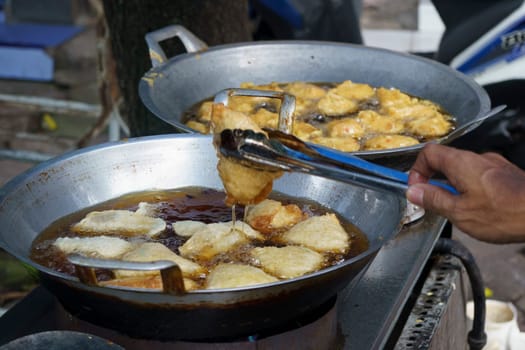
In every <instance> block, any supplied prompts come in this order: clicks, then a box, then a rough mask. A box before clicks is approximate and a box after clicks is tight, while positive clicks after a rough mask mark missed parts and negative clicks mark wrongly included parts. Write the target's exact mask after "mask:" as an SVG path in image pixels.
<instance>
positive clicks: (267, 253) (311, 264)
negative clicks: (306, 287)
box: [250, 246, 323, 278]
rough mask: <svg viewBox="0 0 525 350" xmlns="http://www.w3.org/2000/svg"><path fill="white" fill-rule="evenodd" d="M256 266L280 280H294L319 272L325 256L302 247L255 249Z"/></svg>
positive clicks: (253, 254)
mask: <svg viewBox="0 0 525 350" xmlns="http://www.w3.org/2000/svg"><path fill="white" fill-rule="evenodd" d="M250 255H251V256H252V257H253V259H254V261H255V265H257V266H260V267H261V268H262V269H263V270H264V271H266V272H267V273H269V274H271V275H273V276H276V277H279V278H294V277H299V276H302V275H304V274H306V273H309V272H313V271H317V270H319V268H320V267H321V264H322V263H323V256H322V255H321V254H319V253H317V252H316V251H313V250H311V249H308V248H305V247H300V246H286V247H263V248H254V249H252V250H251V251H250Z"/></svg>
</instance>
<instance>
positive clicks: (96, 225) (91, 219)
mask: <svg viewBox="0 0 525 350" xmlns="http://www.w3.org/2000/svg"><path fill="white" fill-rule="evenodd" d="M165 229H166V223H165V222H164V220H162V219H160V218H152V217H149V216H144V215H140V214H137V213H135V212H132V211H129V210H104V211H92V212H90V213H88V214H87V215H86V217H85V218H83V219H82V220H80V222H79V223H77V224H75V225H74V226H73V227H72V228H71V230H72V231H73V232H76V233H78V234H82V235H96V234H104V235H122V236H139V235H146V236H149V237H152V236H155V235H157V234H159V233H161V232H162V231H164V230H165Z"/></svg>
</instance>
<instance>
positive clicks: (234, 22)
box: [102, 0, 251, 136]
mask: <svg viewBox="0 0 525 350" xmlns="http://www.w3.org/2000/svg"><path fill="white" fill-rule="evenodd" d="M102 3H103V4H104V11H105V16H106V21H107V25H108V28H109V32H110V36H111V46H112V50H113V55H114V57H115V61H116V64H117V75H118V79H119V85H120V88H121V92H122V95H123V98H124V106H123V111H122V112H123V114H124V116H126V117H127V120H128V123H129V127H130V132H131V136H142V135H152V134H162V133H170V132H175V128H173V127H172V126H170V125H168V124H166V123H164V122H163V121H161V120H160V119H158V118H156V117H155V116H154V115H153V114H152V113H150V112H149V111H148V110H147V109H146V108H145V107H144V105H143V104H142V102H141V100H140V97H139V95H138V84H139V81H140V79H141V77H142V76H143V75H144V73H145V72H146V71H148V70H149V69H150V68H151V61H150V59H149V53H148V47H147V45H146V42H145V40H144V35H145V34H146V33H148V32H151V31H154V30H156V29H160V28H163V27H165V26H168V25H172V24H181V25H183V26H185V27H186V28H188V29H189V30H190V31H192V32H193V33H194V34H195V35H196V36H197V37H199V38H200V39H202V40H203V41H204V42H206V43H207V44H208V45H210V46H213V45H218V44H223V43H231V42H241V41H249V40H251V32H250V23H249V18H248V2H247V0H213V1H212V0H176V1H173V0H155V1H154V0H102ZM162 46H163V48H164V49H165V51H166V54H167V56H168V57H173V56H174V55H176V54H180V53H183V52H185V50H184V47H183V46H182V44H181V43H180V42H178V40H167V41H166V42H165V43H163V44H162ZM203 97H206V96H203Z"/></svg>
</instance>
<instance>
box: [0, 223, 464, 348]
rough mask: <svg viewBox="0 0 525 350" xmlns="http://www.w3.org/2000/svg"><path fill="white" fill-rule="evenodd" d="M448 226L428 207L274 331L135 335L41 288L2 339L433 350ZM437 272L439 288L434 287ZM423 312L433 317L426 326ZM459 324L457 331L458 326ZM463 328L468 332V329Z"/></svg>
mask: <svg viewBox="0 0 525 350" xmlns="http://www.w3.org/2000/svg"><path fill="white" fill-rule="evenodd" d="M445 224H446V220H445V219H443V218H442V217H439V216H436V215H433V214H431V213H426V214H425V216H424V217H423V218H421V219H419V220H418V221H416V222H413V223H411V224H408V225H406V226H404V228H403V229H402V230H401V231H400V233H399V234H398V235H397V236H396V237H395V238H394V239H392V240H390V241H389V242H386V243H385V245H384V246H383V247H382V248H381V250H380V251H379V253H378V254H377V256H376V257H375V259H374V260H373V261H372V263H371V265H370V266H369V268H368V269H367V270H366V271H365V272H364V273H363V275H362V276H361V278H358V279H356V282H355V283H354V282H352V284H351V285H349V286H348V287H347V288H346V289H344V290H343V291H342V292H341V293H339V294H338V295H337V297H336V298H333V300H330V301H329V302H328V303H327V304H325V305H324V306H323V307H322V309H320V310H318V314H316V315H308V317H309V318H308V317H307V318H306V319H305V320H297V324H296V326H295V327H288V328H286V329H284V328H283V329H282V330H277V331H276V332H274V333H272V334H266V335H262V336H261V335H259V336H255V335H254V336H253V337H248V338H246V339H241V340H239V339H237V340H232V341H231V342H227V343H224V342H222V343H210V344H208V343H187V342H174V343H160V342H155V341H153V342H152V341H149V340H137V339H132V338H129V337H127V336H124V335H122V334H118V333H116V332H114V331H111V330H108V329H105V328H102V327H98V326H95V325H92V324H89V323H87V322H85V321H81V320H78V319H76V318H75V317H74V316H72V315H70V314H68V313H67V311H65V310H64V309H63V308H62V307H61V305H60V304H59V302H58V301H57V299H56V298H55V297H54V296H53V295H52V294H50V293H49V292H48V291H47V290H46V289H44V288H43V287H38V288H36V289H35V290H34V291H33V292H31V293H30V294H29V295H28V296H27V297H26V298H24V299H22V300H21V301H19V302H18V303H17V304H16V305H15V306H13V307H12V308H11V309H10V310H9V311H8V312H7V313H6V314H5V315H3V316H2V317H0V330H2V331H1V332H0V345H2V344H6V343H8V342H11V341H13V340H15V339H20V338H22V337H24V336H28V335H34V334H37V333H39V332H45V331H61V330H62V331H75V332H85V333H88V334H91V335H95V336H97V337H101V338H103V339H107V340H110V341H111V342H114V343H115V344H118V345H121V346H123V347H124V348H126V349H130V350H133V349H145V348H149V349H151V348H155V349H157V348H158V349H186V348H191V349H199V346H200V348H202V349H215V350H218V349H226V348H227V349H256V348H257V349H289V348H312V349H314V348H315V349H319V348H323V347H325V348H335V349H383V348H396V349H408V348H412V347H413V346H414V344H420V345H421V344H423V343H424V344H427V347H426V348H431V343H432V342H431V341H430V339H429V338H430V337H432V336H435V335H437V334H439V333H440V332H439V327H440V324H443V323H446V322H439V321H440V318H442V317H443V314H444V311H445V309H446V303H447V301H448V300H449V299H450V296H451V295H452V293H453V292H454V290H455V289H456V288H457V281H456V280H457V276H459V275H458V271H459V274H460V271H461V267H457V266H456V267H454V264H451V263H450V261H447V262H446V266H448V267H449V268H448V270H450V271H452V272H453V273H452V274H450V273H448V274H447V273H443V271H444V270H445V271H446V270H447V269H443V267H442V266H441V267H440V266H439V264H440V263H439V262H435V261H433V260H435V259H431V255H432V249H433V247H434V245H435V243H436V241H437V240H438V238H439V237H440V236H441V234H442V232H443V229H444V227H445ZM440 259H441V258H440ZM451 266H452V268H450V267H451ZM436 269H438V277H436ZM436 278H437V279H438V280H439V285H440V287H438V288H436V287H435V286H432V285H430V286H429V284H432V283H433V282H435V279H436ZM444 282H445V283H444ZM320 288H322V286H320ZM429 290H431V291H433V292H429ZM429 293H433V295H434V296H436V297H437V298H434V300H435V304H436V305H434V306H431V305H430V304H431V303H429V302H428V299H429V298H428V295H429ZM422 297H424V298H426V299H425V300H424V301H423V303H426V304H425V305H423V306H421V305H419V304H421V303H422V301H421V300H420V299H421V298H422ZM418 305H419V307H420V309H421V308H423V312H422V311H421V310H420V309H418ZM414 310H416V311H417V312H418V314H417V315H416V314H414V313H415V312H416V311H414ZM422 315H425V317H423V316H422ZM425 318H426V319H429V320H430V321H431V322H429V324H425V322H424V321H425ZM459 328H461V327H459ZM455 330H456V331H457V330H458V327H457V326H456V327H455ZM461 331H462V332H464V331H465V329H464V327H463V329H462V330H461ZM448 336H450V334H448ZM459 336H460V337H461V336H462V335H459ZM463 341H464V340H463ZM321 344H324V345H326V346H321ZM328 344H331V345H328ZM161 345H162V347H161ZM418 348H425V347H418ZM0 349H1V347H0Z"/></svg>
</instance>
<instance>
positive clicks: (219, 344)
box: [55, 297, 338, 350]
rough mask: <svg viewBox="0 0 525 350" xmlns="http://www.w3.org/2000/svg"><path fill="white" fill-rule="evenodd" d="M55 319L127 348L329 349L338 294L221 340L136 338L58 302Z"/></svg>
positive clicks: (334, 331)
mask: <svg viewBox="0 0 525 350" xmlns="http://www.w3.org/2000/svg"><path fill="white" fill-rule="evenodd" d="M55 314H56V316H55V318H56V319H57V323H58V326H59V327H60V328H61V329H68V330H71V331H77V332H86V333H89V334H94V335H96V336H98V337H101V338H104V339H107V340H110V341H112V342H114V343H115V344H118V345H120V346H122V347H124V348H125V349H126V350H142V349H147V350H150V349H156V350H157V349H158V350H165V349H176V350H186V349H188V350H190V349H191V350H223V349H224V350H226V349H236V350H237V349H238V350H245V349H246V350H247V349H283V350H284V349H286V350H287V349H290V348H292V349H327V348H328V349H330V348H333V347H335V345H336V343H337V342H338V328H337V308H336V297H333V298H331V299H330V300H328V301H327V302H326V303H324V304H323V305H321V306H320V307H319V308H316V309H315V310H314V311H312V312H309V313H307V314H305V315H303V316H302V317H301V318H299V319H296V320H294V321H293V322H289V323H288V324H284V325H282V326H280V327H278V328H274V329H270V330H265V331H264V332H261V333H258V334H254V335H251V336H248V337H243V338H237V339H227V340H224V339H221V340H220V341H213V340H207V341H206V342H196V341H157V340H147V339H135V338H131V337H129V336H127V335H124V334H122V333H118V332H116V331H114V330H111V329H108V328H104V327H101V326H97V325H94V324H91V323H89V322H86V321H83V320H80V319H78V318H75V317H73V316H72V315H71V314H69V313H68V312H67V311H65V310H64V309H63V308H62V306H61V305H60V304H58V303H57V305H56V308H55Z"/></svg>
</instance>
